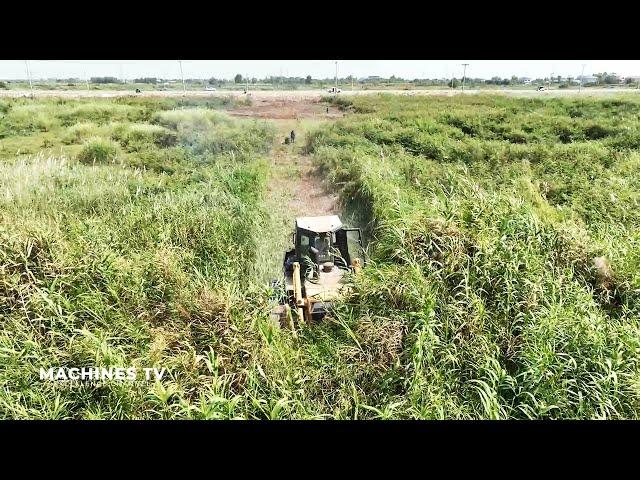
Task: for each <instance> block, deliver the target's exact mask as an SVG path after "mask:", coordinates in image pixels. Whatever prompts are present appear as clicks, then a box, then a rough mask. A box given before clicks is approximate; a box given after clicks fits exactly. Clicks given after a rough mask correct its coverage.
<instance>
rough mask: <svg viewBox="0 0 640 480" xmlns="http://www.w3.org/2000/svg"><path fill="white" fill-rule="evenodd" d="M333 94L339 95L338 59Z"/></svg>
mask: <svg viewBox="0 0 640 480" xmlns="http://www.w3.org/2000/svg"><path fill="white" fill-rule="evenodd" d="M333 96H334V97H337V96H338V62H337V61H336V86H335V90H334V91H333Z"/></svg>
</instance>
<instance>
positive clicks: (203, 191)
mask: <svg viewBox="0 0 640 480" xmlns="http://www.w3.org/2000/svg"><path fill="white" fill-rule="evenodd" d="M7 93H9V94H11V95H9V96H7V95H6V94H7ZM24 93H25V94H26V95H28V92H24ZM84 93H85V94H86V95H83V94H82V92H77V91H74V92H59V91H56V92H50V93H48V92H43V91H38V92H36V98H33V99H32V98H23V97H22V96H21V95H20V94H17V95H16V92H15V91H10V92H6V91H5V92H2V91H0V96H2V98H0V320H1V322H0V418H19V419H21V418H25V419H34V418H53V419H76V418H100V419H132V418H135V419H138V418H141V419H177V418H180V419H181V418H190V419H232V418H244V419H363V418H364V419H487V418H488V419H506V418H516V419H546V418H553V419H556V418H558V419H559V418H578V419H587V418H594V419H620V418H633V419H637V418H639V417H640V96H639V95H637V94H636V91H631V92H628V93H626V94H624V95H620V94H618V95H611V94H609V92H608V91H607V90H604V89H603V90H599V91H598V92H597V93H598V95H595V96H592V93H593V92H592V91H589V90H585V91H583V93H582V94H581V96H580V97H575V96H571V95H572V94H569V93H568V92H567V91H560V90H558V91H552V92H544V93H540V94H538V93H537V92H530V94H526V95H524V94H522V93H521V92H518V93H517V94H516V93H515V92H514V94H513V95H511V94H508V95H502V94H486V95H484V94H475V92H472V91H471V92H469V95H467V94H466V93H467V92H465V95H449V92H438V91H434V90H432V91H427V92H424V93H425V94H421V93H418V92H416V91H411V92H406V91H402V92H399V93H402V95H400V94H398V95H393V94H388V93H389V91H385V92H384V93H386V94H387V95H377V94H375V92H373V91H366V92H357V94H354V95H350V94H349V92H344V93H343V94H340V96H339V97H338V98H337V99H334V100H333V101H328V103H327V102H325V101H323V99H322V97H323V96H325V94H324V93H323V92H318V91H314V92H304V91H294V92H251V96H249V97H248V98H247V96H246V95H244V94H230V93H228V92H220V93H218V92H214V93H213V94H212V93H211V92H199V93H197V94H194V93H193V92H189V94H188V95H187V96H183V95H182V92H157V93H153V94H148V95H147V94H140V95H131V94H127V93H126V92H109V93H105V92H99V93H98V96H97V97H96V96H94V95H93V92H91V93H89V92H84ZM158 93H159V94H158ZM501 93H502V92H501ZM617 93H619V91H618V92H617ZM556 94H557V95H556ZM103 95H106V97H105V98H101V97H102V96H103ZM12 97H13V98H12ZM565 97H567V98H565ZM324 100H327V99H324ZM291 130H294V131H295V132H296V134H297V135H296V141H295V143H293V144H288V143H285V142H284V138H285V137H286V136H288V135H289V133H290V132H291ZM328 214H339V215H341V218H342V219H343V221H344V222H345V223H347V224H348V225H350V226H359V227H361V228H362V229H363V231H364V232H365V234H366V243H367V251H368V260H369V261H368V263H367V265H366V266H365V268H364V269H363V271H362V272H361V273H360V274H359V275H357V276H354V277H353V278H351V279H350V280H349V282H350V287H351V289H350V293H349V294H348V295H347V296H345V298H344V299H343V300H342V301H341V302H339V304H338V305H337V306H336V309H335V310H334V311H332V312H331V314H330V315H329V316H328V317H326V318H325V319H324V320H323V321H321V322H320V323H318V324H310V325H307V324H304V323H303V324H299V325H297V326H296V329H295V330H294V331H291V330H289V329H283V328H278V327H277V326H276V325H274V323H273V322H272V321H271V320H270V318H269V312H270V309H271V306H272V304H273V302H272V298H271V297H272V296H273V294H274V290H273V288H272V286H271V283H270V281H271V280H272V279H274V278H278V277H279V276H280V275H281V274H282V271H281V270H282V259H283V254H284V251H285V250H286V249H288V248H289V243H290V238H291V233H292V228H293V222H294V218H295V217H296V216H302V215H328ZM52 367H67V368H78V367H98V368H109V367H137V368H140V369H141V368H146V367H156V368H159V369H160V368H164V369H165V371H166V373H165V375H164V376H163V377H162V378H161V379H157V380H152V381H137V382H127V381H117V380H107V381H104V382H101V383H97V384H96V383H86V382H79V383H76V384H74V383H73V382H72V383H69V384H59V383H57V382H51V381H46V380H42V379H40V377H39V371H40V369H41V368H44V369H48V368H52Z"/></svg>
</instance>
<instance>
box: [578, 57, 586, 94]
mask: <svg viewBox="0 0 640 480" xmlns="http://www.w3.org/2000/svg"><path fill="white" fill-rule="evenodd" d="M584 67H585V64H584V63H583V64H582V73H581V74H580V87H579V88H578V92H581V91H582V82H583V81H584Z"/></svg>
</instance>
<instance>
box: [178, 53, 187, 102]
mask: <svg viewBox="0 0 640 480" xmlns="http://www.w3.org/2000/svg"><path fill="white" fill-rule="evenodd" d="M178 63H179V64H180V77H181V78H182V94H183V95H186V94H187V87H185V86H184V74H183V73H182V60H178Z"/></svg>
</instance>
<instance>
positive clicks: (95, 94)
mask: <svg viewBox="0 0 640 480" xmlns="http://www.w3.org/2000/svg"><path fill="white" fill-rule="evenodd" d="M378 93H386V94H392V95H435V96H453V95H462V94H464V95H475V94H494V95H513V96H562V97H565V96H572V95H581V96H608V95H612V94H616V93H635V94H638V95H640V90H638V89H636V88H585V89H583V90H582V92H579V91H578V90H577V89H565V90H559V89H555V90H546V91H543V92H537V91H535V90H533V89H531V90H529V89H527V90H524V89H522V90H521V89H504V90H502V89H486V90H485V89H482V90H478V89H467V90H465V91H464V92H462V90H460V89H457V90H449V89H429V90H418V89H416V90H353V91H352V90H348V89H346V90H344V91H342V92H341V93H339V94H338V95H339V96H344V97H348V96H352V95H375V94H378ZM30 95H31V91H29V90H0V97H28V96H30ZM33 95H34V96H35V97H65V98H113V97H126V96H136V97H181V96H183V95H186V96H188V97H210V98H215V97H228V96H231V97H238V98H246V97H247V96H248V97H249V98H251V99H253V100H259V99H262V100H270V101H273V100H276V99H278V100H290V101H301V100H319V99H320V98H322V97H324V96H329V95H331V94H330V93H327V92H326V91H325V90H269V91H260V90H255V91H252V90H249V93H248V94H245V93H243V92H241V91H225V90H221V91H217V92H206V91H203V90H187V92H186V94H185V93H183V92H182V91H181V90H174V91H143V92H142V93H135V92H134V91H133V90H34V91H33Z"/></svg>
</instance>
